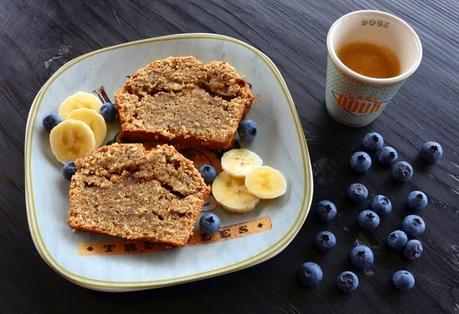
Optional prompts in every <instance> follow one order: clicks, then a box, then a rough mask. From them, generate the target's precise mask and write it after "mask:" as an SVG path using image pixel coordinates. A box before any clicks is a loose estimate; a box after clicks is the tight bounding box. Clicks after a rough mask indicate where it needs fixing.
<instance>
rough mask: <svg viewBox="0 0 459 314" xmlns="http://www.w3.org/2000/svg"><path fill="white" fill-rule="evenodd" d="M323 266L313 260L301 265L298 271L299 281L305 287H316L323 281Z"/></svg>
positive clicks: (297, 277)
mask: <svg viewBox="0 0 459 314" xmlns="http://www.w3.org/2000/svg"><path fill="white" fill-rule="evenodd" d="M322 278H323V273H322V268H320V266H319V265H317V264H316V263H313V262H307V263H304V264H303V265H301V266H300V267H299V268H298V270H297V271H296V279H297V281H298V282H299V283H300V284H302V285H303V286H305V287H309V288H312V287H316V286H318V285H319V283H320V282H321V281H322Z"/></svg>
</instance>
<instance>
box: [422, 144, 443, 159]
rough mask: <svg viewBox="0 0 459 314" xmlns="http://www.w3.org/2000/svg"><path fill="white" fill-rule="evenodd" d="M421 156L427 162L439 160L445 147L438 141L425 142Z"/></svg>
mask: <svg viewBox="0 0 459 314" xmlns="http://www.w3.org/2000/svg"><path fill="white" fill-rule="evenodd" d="M421 157H422V159H424V160H425V161H427V162H436V161H439V160H440V159H441V157H443V148H442V147H441V145H440V144H439V143H437V142H434V141H428V142H425V143H424V145H422V148H421Z"/></svg>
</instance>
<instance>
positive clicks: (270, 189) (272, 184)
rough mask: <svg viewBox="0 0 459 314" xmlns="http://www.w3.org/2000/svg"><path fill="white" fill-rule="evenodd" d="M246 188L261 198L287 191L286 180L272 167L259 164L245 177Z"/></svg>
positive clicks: (274, 196) (270, 197) (273, 196)
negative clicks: (259, 165)
mask: <svg viewBox="0 0 459 314" xmlns="http://www.w3.org/2000/svg"><path fill="white" fill-rule="evenodd" d="M245 186H246V188H247V190H248V191H249V192H250V193H252V194H253V195H255V196H256V197H258V198H261V199H272V198H276V197H279V196H281V195H283V194H284V193H285V192H286V191H287V180H285V177H284V175H283V174H282V173H281V172H280V171H279V170H276V169H274V168H271V167H268V166H261V167H258V168H256V169H253V170H252V171H250V172H249V173H248V174H247V175H246V177H245Z"/></svg>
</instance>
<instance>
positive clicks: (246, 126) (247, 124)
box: [237, 119, 258, 143]
mask: <svg viewBox="0 0 459 314" xmlns="http://www.w3.org/2000/svg"><path fill="white" fill-rule="evenodd" d="M257 129H258V126H257V123H256V122H255V121H253V120H252V119H245V120H242V121H241V123H240V124H239V127H238V129H237V133H238V135H239V138H240V140H241V141H243V142H246V143H250V142H252V141H253V139H254V138H255V136H256V135H257Z"/></svg>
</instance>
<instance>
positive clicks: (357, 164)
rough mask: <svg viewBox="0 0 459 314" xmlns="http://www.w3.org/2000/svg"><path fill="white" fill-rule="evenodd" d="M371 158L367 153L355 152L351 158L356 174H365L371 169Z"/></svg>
mask: <svg viewBox="0 0 459 314" xmlns="http://www.w3.org/2000/svg"><path fill="white" fill-rule="evenodd" d="M370 167H371V157H370V156H369V155H368V154H367V153H365V152H355V153H354V154H352V157H351V168H352V169H353V170H354V171H355V172H359V173H363V172H365V171H367V170H368V169H370Z"/></svg>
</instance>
